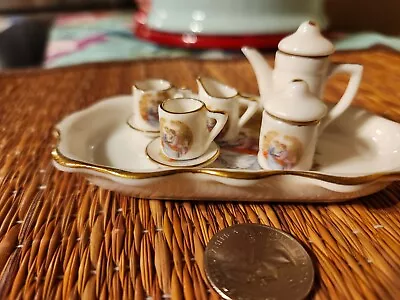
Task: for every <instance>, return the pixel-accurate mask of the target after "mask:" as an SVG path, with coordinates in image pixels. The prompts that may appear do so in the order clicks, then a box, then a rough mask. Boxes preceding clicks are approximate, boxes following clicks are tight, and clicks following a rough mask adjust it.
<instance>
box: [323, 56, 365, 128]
mask: <svg viewBox="0 0 400 300" xmlns="http://www.w3.org/2000/svg"><path fill="white" fill-rule="evenodd" d="M339 73H347V74H349V75H350V80H349V83H348V85H347V88H346V90H345V92H344V94H343V96H342V98H341V99H340V100H339V102H338V103H337V104H336V105H335V106H334V107H333V108H332V109H331V110H330V111H329V113H328V115H327V116H326V117H325V118H324V119H323V120H322V123H321V126H320V128H319V134H321V133H322V132H323V131H324V129H325V128H326V127H327V126H328V125H329V124H330V123H331V122H332V121H333V120H335V119H336V118H337V117H339V116H340V115H341V114H342V113H344V111H345V110H346V109H347V108H348V107H349V106H350V104H351V102H352V101H353V99H354V96H355V95H356V93H357V90H358V87H359V86H360V83H361V77H362V73H363V66H362V65H355V64H337V63H332V64H331V66H330V70H329V72H328V77H330V76H333V75H335V74H339Z"/></svg>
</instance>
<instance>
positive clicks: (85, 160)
mask: <svg viewBox="0 0 400 300" xmlns="http://www.w3.org/2000/svg"><path fill="white" fill-rule="evenodd" d="M130 107H131V96H120V97H113V98H108V99H105V100H104V101H100V102H99V103H97V104H95V105H93V106H91V107H89V108H87V109H85V110H83V111H80V112H76V113H74V114H72V115H70V116H68V117H66V118H65V119H64V120H62V121H61V122H60V123H59V124H57V126H56V128H57V129H58V130H59V133H60V141H59V144H58V146H57V147H56V148H55V149H54V151H53V153H52V154H53V160H54V165H55V166H56V167H57V168H58V169H60V170H62V171H66V172H76V173H81V174H84V175H86V176H87V177H88V178H89V180H90V181H92V182H93V183H94V184H97V185H99V186H101V187H104V188H106V189H111V190H115V191H119V192H122V193H125V194H130V195H132V196H136V197H144V198H158V199H185V200H188V199H193V200H195V199H206V200H240V201H281V200H285V201H289V200H290V201H310V202H316V201H336V200H346V199H350V198H354V197H359V196H363V195H367V194H370V193H374V192H376V191H378V190H380V189H382V188H384V187H385V186H387V185H388V184H389V183H390V182H392V181H394V180H399V179H400V125H399V124H397V123H395V122H392V121H389V120H386V119H384V118H381V117H378V116H374V115H372V114H370V113H368V112H366V111H364V110H361V109H357V108H351V109H349V110H348V111H346V112H345V113H344V114H343V115H342V116H340V117H339V118H338V119H337V120H336V121H335V122H334V123H333V124H332V125H331V126H329V127H328V128H327V129H326V130H325V131H324V133H323V134H322V136H321V137H320V139H319V143H318V145H317V154H316V166H315V170H314V171H312V172H301V171H261V170H260V167H259V165H258V163H257V155H256V153H257V150H258V147H257V145H258V129H257V128H244V129H243V132H242V133H241V135H240V136H239V139H238V140H237V141H236V142H234V143H224V144H221V145H220V146H221V154H220V156H219V158H218V159H217V160H216V161H215V162H214V163H213V164H212V165H211V166H210V167H208V168H196V169H179V168H178V169H171V168H165V167H161V166H159V165H158V164H156V163H154V162H152V161H150V160H149V159H148V158H147V157H146V153H145V148H146V146H147V144H148V143H149V142H150V141H151V139H150V138H148V137H146V136H144V135H142V134H140V133H139V132H137V131H134V130H132V129H131V128H130V127H129V126H128V125H127V124H126V119H127V118H128V117H129V114H130V110H129V108H130Z"/></svg>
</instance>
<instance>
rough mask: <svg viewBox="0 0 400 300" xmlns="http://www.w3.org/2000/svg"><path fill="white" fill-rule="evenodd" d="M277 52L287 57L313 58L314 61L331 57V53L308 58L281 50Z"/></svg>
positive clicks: (308, 56) (307, 56)
mask: <svg viewBox="0 0 400 300" xmlns="http://www.w3.org/2000/svg"><path fill="white" fill-rule="evenodd" d="M278 51H279V52H281V53H283V54H285V55H288V56H295V57H302V58H311V59H313V58H315V59H320V58H328V57H329V56H331V55H332V54H333V53H331V54H328V55H319V56H310V55H299V54H293V53H287V52H285V51H282V50H278Z"/></svg>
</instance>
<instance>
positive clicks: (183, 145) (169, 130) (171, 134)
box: [161, 120, 193, 158]
mask: <svg viewBox="0 0 400 300" xmlns="http://www.w3.org/2000/svg"><path fill="white" fill-rule="evenodd" d="M161 133H162V140H161V142H162V143H163V147H164V151H166V152H167V153H166V154H167V155H168V156H170V157H175V158H180V157H181V156H182V155H184V154H186V153H187V152H188V151H189V149H190V146H191V144H192V140H193V135H192V132H191V130H190V128H189V127H188V126H187V125H185V124H184V123H183V122H179V121H172V122H169V123H168V124H167V123H166V122H165V120H161Z"/></svg>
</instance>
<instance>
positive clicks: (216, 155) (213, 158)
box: [145, 138, 220, 169]
mask: <svg viewBox="0 0 400 300" xmlns="http://www.w3.org/2000/svg"><path fill="white" fill-rule="evenodd" d="M157 139H158V138H157ZM151 143H152V142H150V143H149V144H148V145H147V146H146V150H145V151H146V156H147V158H148V159H150V160H151V161H153V162H155V163H157V164H159V165H162V166H166V167H170V168H183V169H188V168H194V167H202V166H206V165H210V164H212V163H213V162H214V161H215V160H216V159H217V158H218V156H219V155H220V148H219V146H218V145H217V147H218V148H217V151H216V152H215V153H214V155H213V156H211V157H210V158H209V159H207V160H206V161H203V162H201V163H198V164H196V165H191V166H171V165H167V164H163V163H161V162H159V161H157V160H155V159H154V158H152V157H151V156H150V155H149V151H148V148H149V146H150V144H151ZM197 158H198V157H197ZM194 159H196V158H194ZM181 161H182V162H187V161H190V159H186V160H181Z"/></svg>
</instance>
